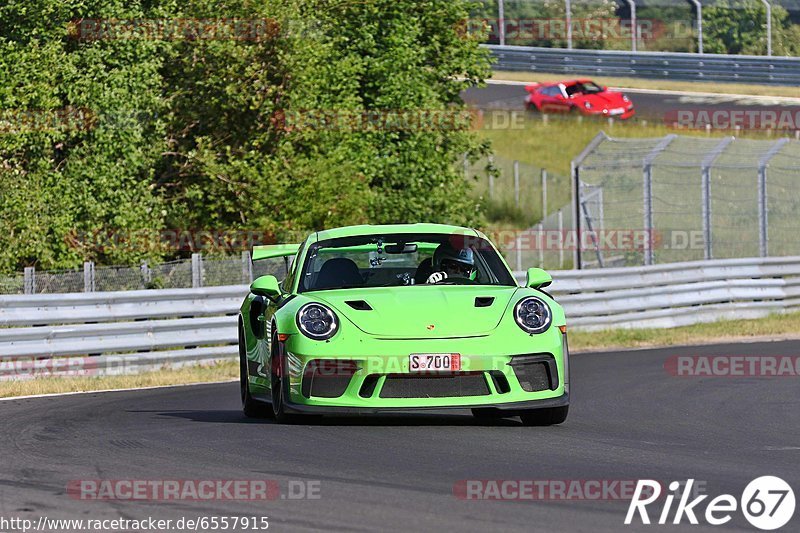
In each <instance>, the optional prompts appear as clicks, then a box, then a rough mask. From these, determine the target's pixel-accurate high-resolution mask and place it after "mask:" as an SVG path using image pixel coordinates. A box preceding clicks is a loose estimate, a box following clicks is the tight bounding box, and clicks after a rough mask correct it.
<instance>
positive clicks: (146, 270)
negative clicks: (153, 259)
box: [139, 261, 153, 288]
mask: <svg viewBox="0 0 800 533" xmlns="http://www.w3.org/2000/svg"><path fill="white" fill-rule="evenodd" d="M139 269H140V270H141V272H142V285H144V287H145V288H147V286H148V285H149V284H150V283H151V282H152V281H153V273H152V272H151V271H150V267H149V266H147V261H142V264H141V266H140V267H139Z"/></svg>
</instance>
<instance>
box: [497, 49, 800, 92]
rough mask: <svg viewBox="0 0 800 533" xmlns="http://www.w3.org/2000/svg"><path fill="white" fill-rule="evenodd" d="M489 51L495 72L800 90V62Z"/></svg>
mask: <svg viewBox="0 0 800 533" xmlns="http://www.w3.org/2000/svg"><path fill="white" fill-rule="evenodd" d="M486 47H487V48H489V50H491V52H492V56H494V58H495V59H496V63H495V65H494V68H496V69H498V70H517V71H520V70H521V71H529V72H551V73H561V74H570V75H574V74H581V75H596V76H624V77H641V78H658V79H670V80H685V81H715V82H719V81H722V82H740V83H757V84H768V85H800V58H790V57H764V56H739V55H722V54H687V53H668V52H627V51H621V50H568V49H564V48H538V47H532V46H497V45H486Z"/></svg>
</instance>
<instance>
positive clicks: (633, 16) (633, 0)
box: [627, 0, 638, 52]
mask: <svg viewBox="0 0 800 533" xmlns="http://www.w3.org/2000/svg"><path fill="white" fill-rule="evenodd" d="M627 2H628V6H629V7H630V9H631V52H635V51H636V44H637V43H636V38H637V35H636V34H637V30H636V28H637V27H638V23H637V22H636V0H627Z"/></svg>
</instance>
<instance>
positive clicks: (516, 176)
mask: <svg viewBox="0 0 800 533" xmlns="http://www.w3.org/2000/svg"><path fill="white" fill-rule="evenodd" d="M514 203H515V205H516V206H517V207H519V161H514Z"/></svg>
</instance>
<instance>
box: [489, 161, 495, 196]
mask: <svg viewBox="0 0 800 533" xmlns="http://www.w3.org/2000/svg"><path fill="white" fill-rule="evenodd" d="M493 172H494V156H493V155H490V156H489V200H493V199H494V174H493Z"/></svg>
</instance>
